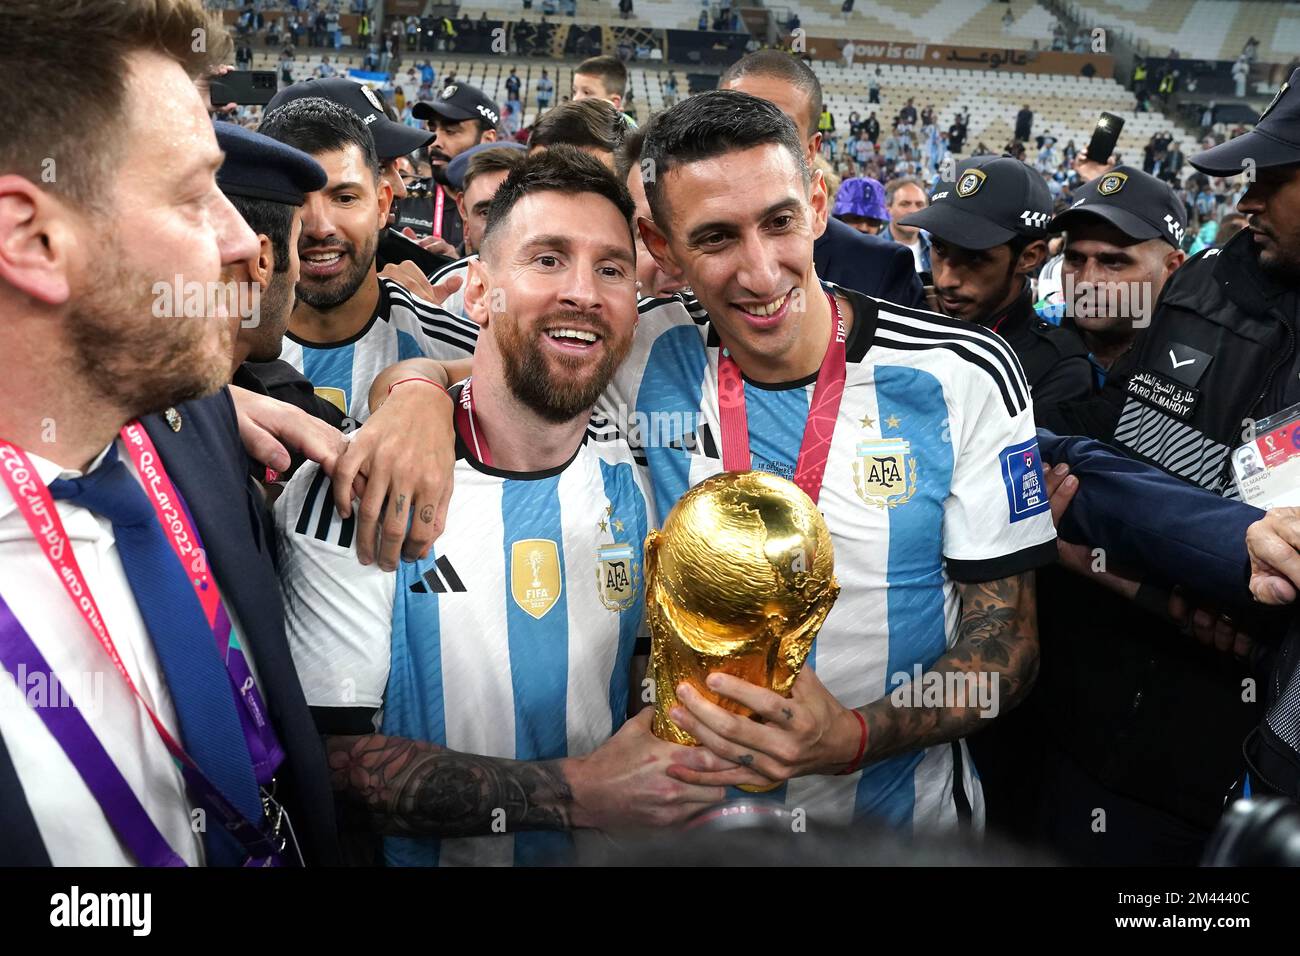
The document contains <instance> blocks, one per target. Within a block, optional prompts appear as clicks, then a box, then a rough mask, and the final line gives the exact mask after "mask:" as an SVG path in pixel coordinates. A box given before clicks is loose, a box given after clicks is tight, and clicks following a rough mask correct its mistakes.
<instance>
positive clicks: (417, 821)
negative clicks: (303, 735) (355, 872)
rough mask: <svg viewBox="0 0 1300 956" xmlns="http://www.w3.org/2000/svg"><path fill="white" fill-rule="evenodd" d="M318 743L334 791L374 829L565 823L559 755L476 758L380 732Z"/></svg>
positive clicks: (568, 794) (462, 832)
mask: <svg viewBox="0 0 1300 956" xmlns="http://www.w3.org/2000/svg"><path fill="white" fill-rule="evenodd" d="M325 745H326V751H327V755H328V758H329V768H330V780H331V783H332V784H333V787H334V790H335V791H336V792H337V793H339V795H340V796H341V797H342V798H343V799H344V800H348V801H350V802H353V803H356V804H360V805H362V806H364V808H365V809H366V810H367V811H368V812H369V815H370V819H371V824H372V826H373V827H374V828H375V830H377V831H378V832H380V833H387V834H393V835H398V836H440V837H454V836H478V835H480V834H486V833H494V832H501V823H504V825H505V830H506V831H507V832H512V831H515V830H565V829H568V828H569V826H570V810H571V809H572V804H573V793H572V791H571V790H570V788H569V783H568V780H567V779H566V777H565V773H564V766H563V764H564V761H562V760H551V761H523V760H505V759H501V758H496V757H480V756H477V755H475V754H463V753H458V752H456V751H454V750H446V749H445V748H442V747H439V746H437V745H436V744H430V743H425V742H423V741H419V740H409V739H407V738H405V737H386V736H384V735H382V734H367V735H366V736H363V737H327V738H326V740H325ZM498 811H504V818H503V817H502V814H501V813H500V812H498ZM498 821H501V822H500V823H498ZM494 824H496V829H495V830H494V829H493V825H494Z"/></svg>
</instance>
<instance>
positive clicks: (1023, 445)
mask: <svg viewBox="0 0 1300 956" xmlns="http://www.w3.org/2000/svg"><path fill="white" fill-rule="evenodd" d="M998 465H999V467H1000V468H1001V469H1002V482H1003V484H1005V485H1006V486H1007V505H1008V507H1009V508H1010V512H1011V513H1010V520H1011V521H1012V522H1013V523H1014V522H1016V521H1023V520H1024V519H1026V518H1032V517H1033V516H1034V515H1039V514H1042V513H1043V512H1044V511H1047V510H1048V509H1049V508H1050V507H1051V502H1050V501H1049V500H1048V497H1047V483H1046V482H1045V481H1044V480H1043V459H1042V455H1041V454H1039V451H1038V439H1037V438H1030V439H1028V440H1027V441H1022V442H1020V443H1019V444H1016V445H1008V446H1007V447H1006V448H1004V449H1002V451H1001V452H999V453H998Z"/></svg>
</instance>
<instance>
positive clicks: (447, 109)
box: [411, 83, 501, 126]
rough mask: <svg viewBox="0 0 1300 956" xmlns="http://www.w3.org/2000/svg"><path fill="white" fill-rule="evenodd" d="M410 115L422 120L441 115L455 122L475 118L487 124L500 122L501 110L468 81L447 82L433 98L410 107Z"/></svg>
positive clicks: (492, 124)
mask: <svg viewBox="0 0 1300 956" xmlns="http://www.w3.org/2000/svg"><path fill="white" fill-rule="evenodd" d="M411 115H412V116H414V117H415V118H416V119H422V120H433V119H436V118H438V117H442V118H443V119H448V120H451V121H453V122H457V123H458V122H460V121H462V120H467V119H476V120H483V121H484V122H485V123H487V124H488V125H489V126H497V125H498V124H500V122H501V110H499V109H498V108H497V104H496V103H495V102H493V101H492V99H491V97H489V96H488V95H487V94H486V93H484V92H483V91H482V90H480V89H479V88H478V87H477V86H470V85H469V84H468V83H448V84H447V85H446V86H444V87H443V88H442V92H441V93H439V94H438V96H437V97H436V98H435V99H432V100H421V101H420V102H419V103H416V104H415V106H413V107H411Z"/></svg>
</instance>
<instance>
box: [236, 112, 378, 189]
mask: <svg viewBox="0 0 1300 956" xmlns="http://www.w3.org/2000/svg"><path fill="white" fill-rule="evenodd" d="M257 131H258V132H259V133H261V134H262V135H264V136H269V137H271V138H272V139H276V140H279V141H280V142H282V143H286V144H288V145H289V146H294V147H296V148H298V149H300V150H302V151H303V152H304V153H307V154H309V155H311V156H319V155H320V154H321V153H332V152H334V151H335V150H339V149H346V148H347V147H348V146H356V147H357V148H358V149H360V150H361V155H362V156H363V157H364V159H365V162H366V168H368V169H369V170H370V172H371V174H372V175H373V176H374V177H375V179H376V180H377V179H379V155H378V154H377V153H376V152H375V138H374V137H373V136H372V135H370V128H369V127H368V126H366V124H365V123H363V122H362V121H361V117H360V116H358V115H357V114H356V113H354V112H352V111H351V110H350V109H348V108H347V107H346V106H340V105H339V104H338V103H335V102H333V101H331V100H327V99H324V98H323V97H319V96H304V97H302V98H301V99H296V100H290V101H289V102H288V103H285V104H284V105H283V106H277V107H276V108H275V109H273V110H271V112H269V113H267V114H266V116H265V117H263V118H262V125H261V126H259V127H258V128H257Z"/></svg>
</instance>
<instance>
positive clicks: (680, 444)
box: [668, 423, 722, 458]
mask: <svg viewBox="0 0 1300 956" xmlns="http://www.w3.org/2000/svg"><path fill="white" fill-rule="evenodd" d="M668 447H669V448H675V449H677V450H678V451H685V452H690V453H691V454H692V455H703V456H704V457H705V458H721V457H722V453H721V452H719V451H718V443H717V442H716V441H714V440H713V432H712V431H710V430H709V426H708V423H704V424H701V425H700V429H699V431H697V432H690V433H689V434H686V435H683V436H682V437H681V438H678V439H675V440H673V441H671V442H669V443H668Z"/></svg>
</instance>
